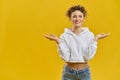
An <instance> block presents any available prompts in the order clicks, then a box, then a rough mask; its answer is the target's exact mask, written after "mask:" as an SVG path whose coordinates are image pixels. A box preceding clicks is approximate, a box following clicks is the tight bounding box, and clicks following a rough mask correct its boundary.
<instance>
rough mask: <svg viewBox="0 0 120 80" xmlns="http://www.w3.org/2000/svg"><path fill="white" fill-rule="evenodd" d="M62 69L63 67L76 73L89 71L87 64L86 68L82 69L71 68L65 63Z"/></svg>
mask: <svg viewBox="0 0 120 80" xmlns="http://www.w3.org/2000/svg"><path fill="white" fill-rule="evenodd" d="M64 69H65V71H67V72H71V73H78V74H81V73H84V72H89V71H90V68H89V66H88V67H86V68H84V69H80V70H74V69H72V68H70V67H67V66H66V65H64Z"/></svg>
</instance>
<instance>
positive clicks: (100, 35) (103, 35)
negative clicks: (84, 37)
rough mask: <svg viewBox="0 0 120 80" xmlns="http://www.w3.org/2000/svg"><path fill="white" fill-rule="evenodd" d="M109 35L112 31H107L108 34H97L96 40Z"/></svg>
mask: <svg viewBox="0 0 120 80" xmlns="http://www.w3.org/2000/svg"><path fill="white" fill-rule="evenodd" d="M109 35H110V33H107V34H105V33H100V34H97V35H96V36H95V40H96V41H97V40H99V39H103V38H106V37H108V36H109Z"/></svg>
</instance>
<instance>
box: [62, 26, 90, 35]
mask: <svg viewBox="0 0 120 80" xmlns="http://www.w3.org/2000/svg"><path fill="white" fill-rule="evenodd" d="M81 29H82V30H83V31H82V32H80V33H79V34H78V35H81V34H82V35H83V34H85V33H88V32H89V29H88V28H87V27H84V28H81ZM64 33H66V34H70V35H76V34H75V33H74V32H72V31H71V30H70V28H65V30H64Z"/></svg>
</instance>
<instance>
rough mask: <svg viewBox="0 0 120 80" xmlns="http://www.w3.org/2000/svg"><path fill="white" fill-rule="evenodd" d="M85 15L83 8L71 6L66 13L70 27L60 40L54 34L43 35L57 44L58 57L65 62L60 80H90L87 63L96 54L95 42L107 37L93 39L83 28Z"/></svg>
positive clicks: (91, 34)
mask: <svg viewBox="0 0 120 80" xmlns="http://www.w3.org/2000/svg"><path fill="white" fill-rule="evenodd" d="M86 14H87V12H86V10H85V8H84V7H83V6H80V5H77V6H72V7H71V8H70V9H69V10H68V11H67V16H68V17H69V19H70V21H71V22H72V27H71V28H65V31H64V33H62V34H61V35H60V38H58V37H57V36H56V35H54V34H46V35H45V37H46V38H47V39H49V40H53V41H55V42H56V43H57V45H58V51H59V54H60V57H61V58H62V59H63V60H64V61H65V65H64V69H63V74H62V80H91V76H90V68H89V64H88V61H89V60H90V59H92V58H93V57H94V55H95V53H96V49H97V41H98V40H99V39H103V38H105V37H107V36H108V35H109V33H108V34H105V33H101V34H98V35H96V36H95V37H94V34H93V33H92V32H91V31H90V30H89V29H88V27H83V26H82V23H83V22H84V20H85V17H86Z"/></svg>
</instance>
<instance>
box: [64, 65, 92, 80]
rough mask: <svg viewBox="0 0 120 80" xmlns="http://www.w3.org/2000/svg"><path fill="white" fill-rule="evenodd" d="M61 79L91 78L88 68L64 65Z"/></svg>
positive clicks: (80, 79)
mask: <svg viewBox="0 0 120 80" xmlns="http://www.w3.org/2000/svg"><path fill="white" fill-rule="evenodd" d="M62 80H91V76H90V68H89V66H88V67H86V68H84V69H82V70H74V69H71V68H69V67H67V66H66V65H64V69H63V74H62Z"/></svg>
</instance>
